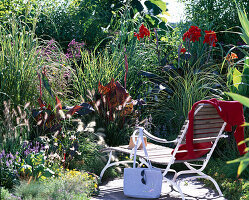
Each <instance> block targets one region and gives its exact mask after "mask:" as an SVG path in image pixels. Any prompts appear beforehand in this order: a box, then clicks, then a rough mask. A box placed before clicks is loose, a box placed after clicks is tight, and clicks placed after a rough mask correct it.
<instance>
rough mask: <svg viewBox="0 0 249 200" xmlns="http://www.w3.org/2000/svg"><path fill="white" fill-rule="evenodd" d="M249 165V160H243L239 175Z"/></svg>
mask: <svg viewBox="0 0 249 200" xmlns="http://www.w3.org/2000/svg"><path fill="white" fill-rule="evenodd" d="M248 159H249V158H248ZM248 165H249V161H245V160H243V161H241V162H240V164H239V167H238V172H237V176H240V174H241V173H242V172H243V171H244V170H245V169H246V167H247V166H248Z"/></svg>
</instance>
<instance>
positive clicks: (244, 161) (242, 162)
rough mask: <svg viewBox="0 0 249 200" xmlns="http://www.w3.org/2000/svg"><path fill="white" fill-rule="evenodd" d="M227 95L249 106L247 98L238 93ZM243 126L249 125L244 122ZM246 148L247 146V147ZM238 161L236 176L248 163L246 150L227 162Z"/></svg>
mask: <svg viewBox="0 0 249 200" xmlns="http://www.w3.org/2000/svg"><path fill="white" fill-rule="evenodd" d="M228 95H229V96H230V97H232V98H233V99H234V100H235V101H239V102H240V103H242V104H243V105H244V106H246V107H248V108H249V98H247V97H244V96H241V95H239V94H234V93H228ZM244 126H249V123H245V124H244ZM248 141H249V138H247V139H245V140H244V141H242V142H241V143H240V144H243V143H245V142H248ZM247 150H248V148H247ZM238 162H240V165H239V167H238V172H237V174H238V176H239V175H240V174H241V173H242V172H243V171H244V170H245V169H246V168H247V166H248V165H249V152H247V153H246V154H245V155H244V156H243V157H241V158H238V159H235V160H232V161H229V162H228V164H230V163H238Z"/></svg>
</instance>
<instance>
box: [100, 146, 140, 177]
mask: <svg viewBox="0 0 249 200" xmlns="http://www.w3.org/2000/svg"><path fill="white" fill-rule="evenodd" d="M111 159H112V151H110V154H109V159H108V161H107V163H106V165H105V167H104V168H103V169H102V171H101V173H100V175H99V178H100V181H101V179H102V177H103V175H104V173H105V171H106V170H107V169H108V168H109V167H112V166H114V165H120V164H123V165H124V164H127V163H133V160H124V161H119V162H113V163H111ZM136 163H137V162H136Z"/></svg>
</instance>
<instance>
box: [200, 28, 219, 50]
mask: <svg viewBox="0 0 249 200" xmlns="http://www.w3.org/2000/svg"><path fill="white" fill-rule="evenodd" d="M205 33H206V35H205V38H204V41H203V44H204V43H207V44H209V45H210V46H213V47H215V46H216V42H218V40H217V37H216V33H215V32H214V31H211V30H209V31H205Z"/></svg>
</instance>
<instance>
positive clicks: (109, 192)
mask: <svg viewBox="0 0 249 200" xmlns="http://www.w3.org/2000/svg"><path fill="white" fill-rule="evenodd" d="M181 189H182V191H183V193H184V195H185V199H186V200H207V199H209V200H226V199H225V198H224V197H219V195H218V193H217V191H214V190H213V189H210V188H207V187H205V186H204V184H203V183H202V182H200V181H187V182H182V183H181ZM101 199H102V200H132V199H134V198H129V197H126V196H124V193H123V179H114V180H112V181H109V182H107V183H103V184H102V185H100V194H99V195H98V196H96V197H93V198H92V199H91V200H101ZM166 199H167V200H181V196H180V194H179V193H178V192H176V191H174V190H173V191H172V189H171V187H170V186H169V184H168V183H166V182H164V183H163V186H162V193H161V197H160V198H159V200H166ZM140 200H141V199H140Z"/></svg>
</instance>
